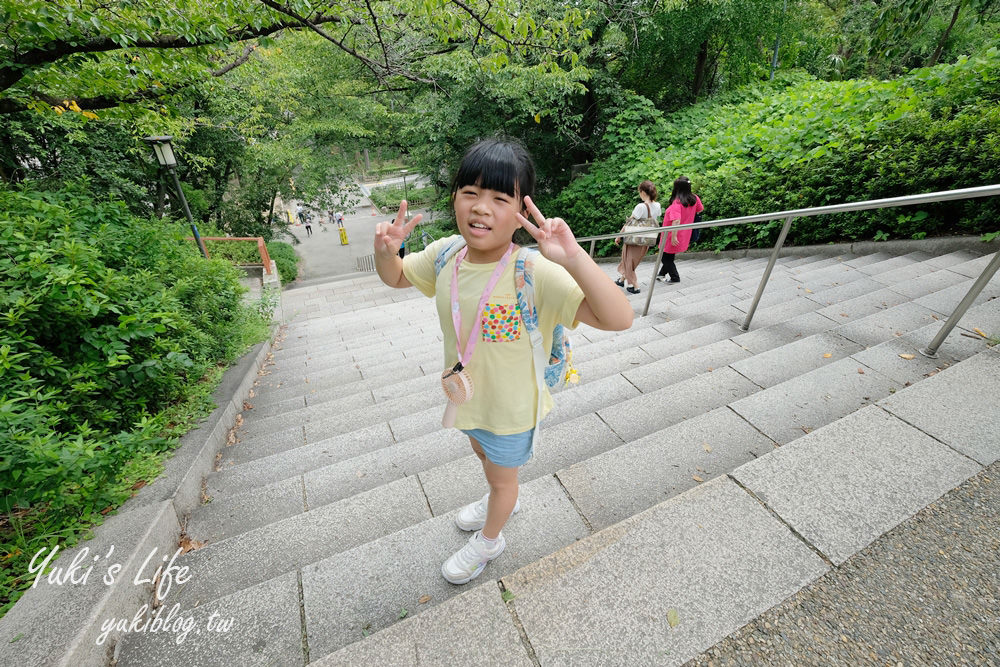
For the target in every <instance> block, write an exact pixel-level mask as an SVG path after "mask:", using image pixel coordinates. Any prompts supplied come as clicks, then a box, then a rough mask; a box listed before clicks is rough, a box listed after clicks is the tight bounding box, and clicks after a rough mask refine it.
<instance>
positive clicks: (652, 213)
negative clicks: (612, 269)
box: [615, 181, 660, 294]
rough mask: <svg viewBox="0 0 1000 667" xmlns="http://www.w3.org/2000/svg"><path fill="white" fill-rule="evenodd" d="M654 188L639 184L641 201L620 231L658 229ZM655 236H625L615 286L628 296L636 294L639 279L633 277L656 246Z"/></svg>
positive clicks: (657, 204) (616, 241) (648, 182)
mask: <svg viewBox="0 0 1000 667" xmlns="http://www.w3.org/2000/svg"><path fill="white" fill-rule="evenodd" d="M656 197H657V193H656V186H655V185H653V182H652V181H643V182H642V183H640V184H639V198H640V199H641V200H642V201H641V202H640V203H638V204H636V206H635V208H634V209H632V215H630V216H629V219H628V221H626V223H625V226H624V227H622V231H625V230H626V229H631V228H634V227H637V226H640V227H641V226H646V227H652V228H658V227H659V218H660V204H659V203H658V202H657V201H656ZM656 236H657V235H656V234H653V235H651V236H648V235H647V236H636V235H633V236H626V237H625V245H624V246H623V247H622V261H621V262H620V263H619V264H618V280H616V281H615V284H616V285H618V286H619V287H624V288H625V290H626V291H627V292H628V293H629V294H638V293H639V288H638V286H637V285H638V283H639V279H638V278H637V277H636V275H635V270H636V268H638V266H639V263H640V262H642V258H643V257H645V256H646V253H647V252H648V251H649V249H650V247H652V246H654V245H656ZM621 242H622V238H621V237H619V238H617V239H615V245H619V244H620V243H621Z"/></svg>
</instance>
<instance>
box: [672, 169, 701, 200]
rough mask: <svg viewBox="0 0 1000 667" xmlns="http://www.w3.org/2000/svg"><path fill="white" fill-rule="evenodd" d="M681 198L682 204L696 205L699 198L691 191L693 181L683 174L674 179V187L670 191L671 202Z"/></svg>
mask: <svg viewBox="0 0 1000 667" xmlns="http://www.w3.org/2000/svg"><path fill="white" fill-rule="evenodd" d="M675 199H680V200H681V206H694V205H695V204H696V203H697V202H698V200H697V199H695V197H694V195H693V194H692V193H691V181H690V180H689V179H688V177H687V176H681V177H680V178H678V179H677V180H676V181H674V189H673V190H671V191H670V203H671V204H672V203H673V202H674V200H675Z"/></svg>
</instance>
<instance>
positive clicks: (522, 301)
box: [514, 248, 547, 447]
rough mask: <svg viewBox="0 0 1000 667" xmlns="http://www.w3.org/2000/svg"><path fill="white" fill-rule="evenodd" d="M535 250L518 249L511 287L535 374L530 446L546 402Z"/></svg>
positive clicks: (532, 444) (543, 347)
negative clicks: (529, 344)
mask: <svg viewBox="0 0 1000 667" xmlns="http://www.w3.org/2000/svg"><path fill="white" fill-rule="evenodd" d="M537 254H538V251H537V250H531V249H529V248H521V250H520V251H518V253H517V259H516V260H515V261H514V287H515V289H516V291H517V306H518V308H519V309H520V310H521V321H522V322H524V328H525V329H527V330H528V338H530V339H531V366H532V369H533V370H534V372H535V386H536V387H537V389H538V403H537V405H536V406H535V430H534V433H533V434H532V438H531V446H532V447H534V446H535V445H537V444H538V431H539V428H538V423H539V422H540V421H541V418H542V407H543V405H544V400H545V368H546V366H547V364H546V359H545V345H544V343H543V339H542V332H541V331H539V330H538V311H537V310H535V283H534V278H535V276H534V258H535V255H537Z"/></svg>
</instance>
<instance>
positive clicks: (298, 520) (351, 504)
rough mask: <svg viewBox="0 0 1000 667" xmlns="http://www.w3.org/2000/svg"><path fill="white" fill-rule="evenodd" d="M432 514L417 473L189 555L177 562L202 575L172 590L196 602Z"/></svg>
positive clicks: (192, 603) (187, 602)
mask: <svg viewBox="0 0 1000 667" xmlns="http://www.w3.org/2000/svg"><path fill="white" fill-rule="evenodd" d="M430 517H431V514H430V510H429V509H428V507H427V502H426V500H425V499H424V496H423V493H422V492H421V490H420V486H419V484H418V483H417V480H416V478H413V477H409V478H404V479H400V480H397V481H395V482H392V483H390V484H386V485H384V486H380V487H376V488H374V489H372V490H370V491H366V492H364V493H360V494H358V495H355V496H352V497H351V498H347V499H345V500H342V501H339V502H336V503H332V504H330V505H324V506H321V507H318V508H316V509H314V510H310V511H309V512H305V513H301V514H297V515H295V516H292V517H290V518H286V519H281V520H279V521H275V522H273V523H270V524H268V525H266V526H263V527H260V528H257V529H254V530H250V531H248V532H244V533H240V534H238V535H235V536H233V537H230V538H228V539H224V540H222V541H220V542H216V543H214V544H208V545H206V546H203V547H201V548H200V549H196V550H194V551H190V552H188V553H187V554H184V556H182V557H181V558H180V559H178V561H177V562H178V564H179V565H180V566H187V567H189V568H190V571H191V572H195V573H197V576H192V577H191V578H190V579H189V580H188V581H186V582H185V583H183V584H178V583H175V585H174V587H173V589H171V593H170V595H171V598H172V599H173V600H174V601H175V602H179V603H180V604H181V606H182V607H184V608H190V607H194V606H196V605H199V604H202V603H204V602H207V601H209V600H214V599H216V598H219V597H222V596H225V595H229V594H231V593H234V592H236V591H238V590H242V589H245V588H250V587H251V586H253V585H255V584H256V583H257V582H259V581H262V580H267V579H272V578H274V577H277V576H280V575H282V574H286V573H288V572H293V571H295V570H296V569H298V568H301V567H302V566H303V565H306V564H308V563H313V562H316V561H318V560H321V559H323V558H327V557H329V556H330V555H331V554H336V553H339V552H341V551H344V550H347V549H351V548H353V547H355V546H358V545H361V544H366V543H370V542H372V541H373V540H377V539H378V538H379V537H382V536H385V535H389V534H392V533H395V532H396V531H399V530H402V529H403V528H406V527H407V526H413V525H415V524H419V523H420V522H421V521H423V520H425V519H429V518H430ZM241 634H242V633H241Z"/></svg>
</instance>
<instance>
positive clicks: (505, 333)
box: [483, 303, 521, 343]
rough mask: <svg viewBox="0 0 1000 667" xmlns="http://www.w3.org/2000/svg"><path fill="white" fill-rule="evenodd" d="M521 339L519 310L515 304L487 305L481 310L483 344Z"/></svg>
mask: <svg viewBox="0 0 1000 667" xmlns="http://www.w3.org/2000/svg"><path fill="white" fill-rule="evenodd" d="M520 338H521V309H520V308H518V306H517V304H516V303H487V304H486V306H485V307H484V308H483V342H484V343H509V342H511V341H515V340H518V339H520Z"/></svg>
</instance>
